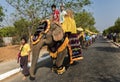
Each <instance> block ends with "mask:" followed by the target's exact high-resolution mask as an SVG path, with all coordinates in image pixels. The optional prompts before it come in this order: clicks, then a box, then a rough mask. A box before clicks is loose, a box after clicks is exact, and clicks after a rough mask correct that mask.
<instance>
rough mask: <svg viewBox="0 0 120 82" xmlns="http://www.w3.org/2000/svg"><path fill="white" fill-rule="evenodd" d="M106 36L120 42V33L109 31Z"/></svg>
mask: <svg viewBox="0 0 120 82" xmlns="http://www.w3.org/2000/svg"><path fill="white" fill-rule="evenodd" d="M107 38H108V39H110V40H113V42H120V33H109V34H107Z"/></svg>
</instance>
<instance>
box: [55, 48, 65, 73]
mask: <svg viewBox="0 0 120 82" xmlns="http://www.w3.org/2000/svg"><path fill="white" fill-rule="evenodd" d="M66 55H67V48H66V49H64V50H63V51H62V52H60V53H59V54H58V56H57V59H56V66H57V73H58V74H62V73H64V72H65V66H63V61H64V59H65V56H66Z"/></svg>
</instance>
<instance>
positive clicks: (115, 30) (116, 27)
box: [103, 17, 120, 35]
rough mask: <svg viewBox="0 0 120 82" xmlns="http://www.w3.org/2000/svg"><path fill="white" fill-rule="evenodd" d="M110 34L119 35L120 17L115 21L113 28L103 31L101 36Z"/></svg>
mask: <svg viewBox="0 0 120 82" xmlns="http://www.w3.org/2000/svg"><path fill="white" fill-rule="evenodd" d="M110 33H120V17H118V18H117V19H116V21H115V22H114V25H113V26H110V27H108V28H107V29H105V30H104V31H103V35H107V34H110Z"/></svg>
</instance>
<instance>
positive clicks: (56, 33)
mask: <svg viewBox="0 0 120 82" xmlns="http://www.w3.org/2000/svg"><path fill="white" fill-rule="evenodd" d="M54 27H55V29H54V30H53V31H52V36H53V39H54V40H55V41H60V40H62V39H63V36H64V32H63V29H62V28H61V27H60V26H58V25H57V26H56V25H55V26H54Z"/></svg>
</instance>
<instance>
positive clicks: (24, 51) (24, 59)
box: [20, 37, 31, 80]
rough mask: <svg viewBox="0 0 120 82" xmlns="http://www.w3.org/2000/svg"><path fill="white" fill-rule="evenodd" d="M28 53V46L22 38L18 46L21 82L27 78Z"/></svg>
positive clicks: (24, 38)
mask: <svg viewBox="0 0 120 82" xmlns="http://www.w3.org/2000/svg"><path fill="white" fill-rule="evenodd" d="M30 51H31V49H30V45H29V44H28V43H27V39H26V37H22V38H21V46H20V67H21V68H22V69H23V70H22V73H23V75H24V77H23V80H25V79H26V77H27V76H29V68H28V62H29V61H30Z"/></svg>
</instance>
